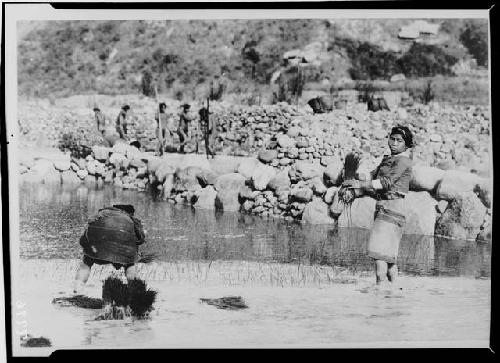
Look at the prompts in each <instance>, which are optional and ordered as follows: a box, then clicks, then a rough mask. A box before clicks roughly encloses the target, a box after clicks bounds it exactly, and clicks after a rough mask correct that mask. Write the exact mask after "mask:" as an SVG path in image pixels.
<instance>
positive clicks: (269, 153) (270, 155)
mask: <svg viewBox="0 0 500 363" xmlns="http://www.w3.org/2000/svg"><path fill="white" fill-rule="evenodd" d="M257 157H258V159H259V160H260V161H262V162H263V163H266V164H269V163H270V162H271V161H273V160H274V159H276V158H277V157H278V152H277V151H276V150H261V151H259V154H258V155H257Z"/></svg>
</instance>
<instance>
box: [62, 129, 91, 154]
mask: <svg viewBox="0 0 500 363" xmlns="http://www.w3.org/2000/svg"><path fill="white" fill-rule="evenodd" d="M58 147H59V150H61V151H63V152H65V151H69V152H70V154H71V156H72V157H74V158H78V159H80V158H81V159H84V158H86V157H87V156H88V155H90V154H91V153H92V148H91V147H89V146H87V145H83V144H82V143H81V142H80V138H79V137H78V135H75V134H74V133H64V134H63V135H62V137H61V140H60V141H59V145H58Z"/></svg>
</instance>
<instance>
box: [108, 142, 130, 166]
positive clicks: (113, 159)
mask: <svg viewBox="0 0 500 363" xmlns="http://www.w3.org/2000/svg"><path fill="white" fill-rule="evenodd" d="M115 146H116V145H115ZM109 163H110V164H113V166H114V167H115V168H117V169H119V168H124V167H126V166H127V165H128V164H129V160H127V158H126V157H125V155H124V154H122V153H118V152H114V153H112V154H111V156H110V157H109Z"/></svg>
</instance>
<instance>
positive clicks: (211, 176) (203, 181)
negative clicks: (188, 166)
mask: <svg viewBox="0 0 500 363" xmlns="http://www.w3.org/2000/svg"><path fill="white" fill-rule="evenodd" d="M218 176H219V175H217V174H216V173H215V172H214V171H212V170H207V169H203V170H200V172H199V173H198V175H197V178H198V182H199V183H200V185H201V186H202V187H203V188H204V187H206V186H207V185H214V184H215V181H216V180H217V177H218Z"/></svg>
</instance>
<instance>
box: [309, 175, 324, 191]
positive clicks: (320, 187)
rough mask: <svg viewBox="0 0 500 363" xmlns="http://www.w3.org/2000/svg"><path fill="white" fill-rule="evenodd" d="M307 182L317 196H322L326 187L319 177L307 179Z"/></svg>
mask: <svg viewBox="0 0 500 363" xmlns="http://www.w3.org/2000/svg"><path fill="white" fill-rule="evenodd" d="M307 184H308V185H309V186H310V187H311V189H312V190H313V192H314V194H316V195H318V196H323V194H325V193H326V190H327V187H326V186H325V184H324V183H323V180H322V179H321V178H320V177H318V176H317V177H314V178H312V179H309V180H308V181H307Z"/></svg>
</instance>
